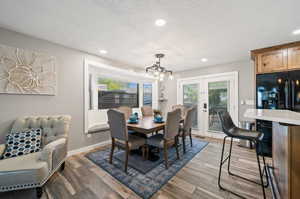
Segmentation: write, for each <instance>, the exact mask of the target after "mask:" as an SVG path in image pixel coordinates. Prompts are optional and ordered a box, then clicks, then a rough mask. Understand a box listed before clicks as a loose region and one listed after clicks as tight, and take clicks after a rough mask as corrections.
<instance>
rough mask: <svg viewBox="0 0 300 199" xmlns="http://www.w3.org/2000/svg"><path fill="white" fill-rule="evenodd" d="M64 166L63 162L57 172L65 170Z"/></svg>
mask: <svg viewBox="0 0 300 199" xmlns="http://www.w3.org/2000/svg"><path fill="white" fill-rule="evenodd" d="M65 166H66V162H63V163H62V164H61V165H60V168H59V170H60V171H63V170H64V169H65Z"/></svg>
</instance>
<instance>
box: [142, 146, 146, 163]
mask: <svg viewBox="0 0 300 199" xmlns="http://www.w3.org/2000/svg"><path fill="white" fill-rule="evenodd" d="M145 151H146V146H142V156H143V160H146V155H145Z"/></svg>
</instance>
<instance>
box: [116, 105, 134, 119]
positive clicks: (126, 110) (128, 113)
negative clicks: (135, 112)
mask: <svg viewBox="0 0 300 199" xmlns="http://www.w3.org/2000/svg"><path fill="white" fill-rule="evenodd" d="M118 110H119V111H121V112H122V113H124V114H125V119H126V120H128V119H129V117H130V116H131V115H132V108H130V107H128V106H120V107H119V108H118Z"/></svg>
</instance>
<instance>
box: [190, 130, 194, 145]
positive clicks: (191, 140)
mask: <svg viewBox="0 0 300 199" xmlns="http://www.w3.org/2000/svg"><path fill="white" fill-rule="evenodd" d="M190 142H191V147H192V146H193V139H192V129H190Z"/></svg>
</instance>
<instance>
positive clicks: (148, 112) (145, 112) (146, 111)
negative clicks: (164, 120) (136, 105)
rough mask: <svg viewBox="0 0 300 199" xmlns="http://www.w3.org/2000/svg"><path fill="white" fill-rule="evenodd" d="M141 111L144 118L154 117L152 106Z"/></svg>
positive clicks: (143, 107)
mask: <svg viewBox="0 0 300 199" xmlns="http://www.w3.org/2000/svg"><path fill="white" fill-rule="evenodd" d="M141 111H142V115H143V117H148V116H153V109H152V107H151V106H142V108H141Z"/></svg>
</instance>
